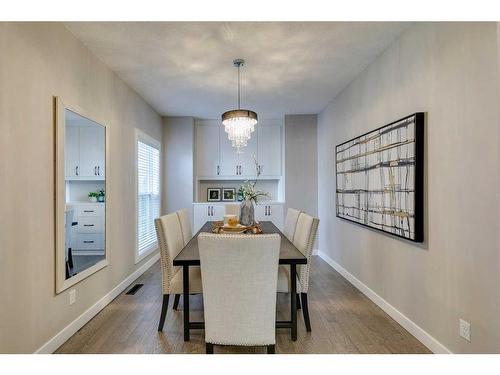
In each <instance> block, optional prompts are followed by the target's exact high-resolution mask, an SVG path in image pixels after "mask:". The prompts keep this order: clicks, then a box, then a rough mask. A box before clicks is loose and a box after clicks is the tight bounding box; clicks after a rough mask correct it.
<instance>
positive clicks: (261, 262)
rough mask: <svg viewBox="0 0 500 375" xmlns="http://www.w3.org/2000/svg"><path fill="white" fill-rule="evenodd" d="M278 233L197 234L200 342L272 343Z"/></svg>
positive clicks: (273, 340) (278, 249)
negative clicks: (201, 312)
mask: <svg viewBox="0 0 500 375" xmlns="http://www.w3.org/2000/svg"><path fill="white" fill-rule="evenodd" d="M280 243H281V239H280V236H279V235H278V234H262V235H237V234H233V235H231V234H226V235H221V234H212V233H201V234H200V235H199V236H198V248H199V251H200V263H201V279H202V284H203V305H204V314H205V341H206V342H208V343H212V344H220V345H248V346H253V345H255V346H257V345H273V344H275V341H276V337H275V324H276V322H275V321H276V293H277V283H278V261H279V251H280Z"/></svg>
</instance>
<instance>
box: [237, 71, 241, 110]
mask: <svg viewBox="0 0 500 375" xmlns="http://www.w3.org/2000/svg"><path fill="white" fill-rule="evenodd" d="M238 109H241V106H240V64H238Z"/></svg>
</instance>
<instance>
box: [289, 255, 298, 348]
mask: <svg viewBox="0 0 500 375" xmlns="http://www.w3.org/2000/svg"><path fill="white" fill-rule="evenodd" d="M290 278H291V279H292V280H290V281H291V284H292V290H291V293H290V298H291V301H290V305H291V311H290V312H291V316H292V340H293V341H297V266H296V265H295V264H290Z"/></svg>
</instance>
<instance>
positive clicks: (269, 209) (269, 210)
mask: <svg viewBox="0 0 500 375" xmlns="http://www.w3.org/2000/svg"><path fill="white" fill-rule="evenodd" d="M267 207H269V208H268V210H267V212H269V216H271V206H267Z"/></svg>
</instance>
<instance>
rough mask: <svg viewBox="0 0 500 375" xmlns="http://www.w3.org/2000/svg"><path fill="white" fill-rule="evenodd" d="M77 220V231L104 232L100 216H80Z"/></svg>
mask: <svg viewBox="0 0 500 375" xmlns="http://www.w3.org/2000/svg"><path fill="white" fill-rule="evenodd" d="M77 220H78V225H77V226H76V231H77V232H78V233H104V220H103V218H102V217H101V216H81V217H79V218H78V219H77Z"/></svg>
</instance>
